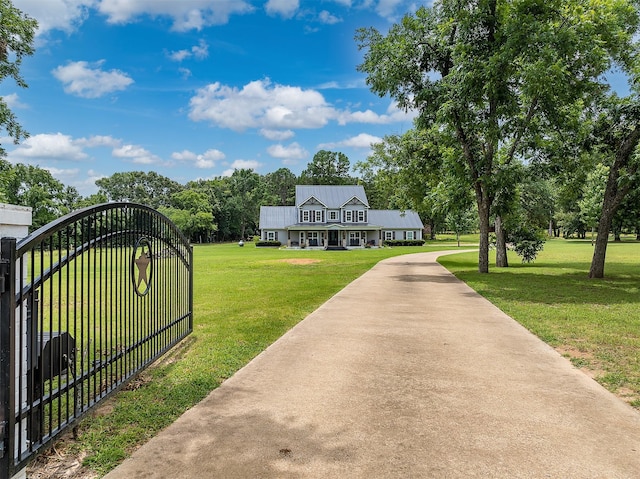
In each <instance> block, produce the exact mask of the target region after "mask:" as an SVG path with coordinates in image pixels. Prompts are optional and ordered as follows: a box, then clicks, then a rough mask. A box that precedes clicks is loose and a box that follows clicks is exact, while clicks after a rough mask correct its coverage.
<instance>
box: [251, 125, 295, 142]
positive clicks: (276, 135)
mask: <svg viewBox="0 0 640 479" xmlns="http://www.w3.org/2000/svg"><path fill="white" fill-rule="evenodd" d="M260 135H262V136H263V137H265V138H266V139H267V140H271V141H284V140H288V139H289V138H293V137H294V136H295V135H296V134H295V133H294V132H293V131H291V130H269V129H267V128H262V129H261V130H260Z"/></svg>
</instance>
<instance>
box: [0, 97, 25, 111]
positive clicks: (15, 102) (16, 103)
mask: <svg viewBox="0 0 640 479" xmlns="http://www.w3.org/2000/svg"><path fill="white" fill-rule="evenodd" d="M2 99H3V100H4V102H5V103H6V104H7V106H8V107H9V108H11V109H16V108H27V105H25V104H24V103H22V102H21V101H20V98H19V97H18V94H17V93H11V94H10V95H5V96H3V97H2Z"/></svg>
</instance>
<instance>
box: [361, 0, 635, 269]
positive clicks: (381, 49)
mask: <svg viewBox="0 0 640 479" xmlns="http://www.w3.org/2000/svg"><path fill="white" fill-rule="evenodd" d="M637 29H638V13H637V10H636V9H635V8H634V6H633V5H632V4H631V3H629V2H627V1H624V0H599V1H594V2H592V5H591V7H590V8H585V7H584V5H583V3H582V2H581V1H579V0H573V1H566V0H563V1H560V0H552V1H548V2H538V1H524V0H523V1H518V2H507V1H498V0H494V1H488V2H458V1H454V0H443V1H441V2H436V3H434V4H433V6H432V7H421V8H419V9H418V10H417V11H416V12H415V13H414V14H408V15H406V16H405V17H404V18H403V19H402V21H401V22H399V23H397V24H395V25H393V26H392V27H391V29H390V30H389V32H388V34H387V35H386V36H383V35H382V34H380V33H379V32H378V31H377V30H376V29H374V28H368V29H360V30H359V31H358V33H357V36H356V40H357V42H358V44H359V47H360V48H361V49H364V50H366V51H365V55H364V61H363V62H362V64H360V65H359V66H358V70H359V71H361V72H364V73H366V74H367V84H368V85H369V86H370V88H371V90H372V91H373V92H374V93H377V94H378V95H380V96H384V95H390V96H391V97H392V98H393V99H394V100H396V101H397V103H398V105H399V106H400V107H401V108H412V109H415V110H416V111H418V112H419V117H418V120H417V127H419V128H421V129H426V130H430V131H437V132H438V134H439V135H440V136H442V137H446V138H448V141H447V144H448V145H449V147H450V148H451V150H452V153H451V157H452V158H455V161H456V162H457V163H458V164H459V168H458V169H456V171H457V172H458V174H460V175H461V177H460V179H461V181H462V182H463V183H464V182H466V184H468V185H469V187H470V188H472V189H473V191H474V194H475V198H476V202H477V205H478V217H479V227H480V231H481V237H480V253H479V270H480V271H482V272H488V231H489V215H490V210H491V208H492V206H493V203H494V201H495V200H496V198H497V197H498V195H505V194H506V193H509V189H510V188H511V189H513V188H515V187H516V185H515V184H512V185H511V186H510V187H509V185H508V183H507V182H505V181H502V179H501V177H502V173H503V172H505V171H508V170H509V166H510V165H511V164H512V163H513V162H514V159H516V158H517V157H518V156H519V155H524V154H525V153H527V152H529V153H530V152H535V151H536V150H537V149H538V148H539V147H540V143H542V142H543V140H544V138H545V137H547V136H548V135H549V134H550V132H552V131H556V130H560V131H564V132H566V131H567V125H576V124H579V123H580V121H579V117H580V115H581V114H582V109H581V108H580V105H584V101H585V98H587V97H588V96H589V95H596V94H598V92H599V91H601V90H602V85H601V84H600V82H601V81H602V76H601V75H602V74H603V73H604V72H606V71H607V70H608V69H609V68H610V67H611V65H612V63H613V62H618V63H619V64H621V65H629V64H630V62H631V61H632V59H633V58H634V54H633V53H630V51H632V50H633V48H634V45H633V36H634V33H635V32H636V31H637ZM634 51H635V50H634ZM578 59H579V60H578ZM496 180H498V181H497V182H496ZM505 185H506V189H505Z"/></svg>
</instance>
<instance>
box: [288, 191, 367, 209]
mask: <svg viewBox="0 0 640 479" xmlns="http://www.w3.org/2000/svg"><path fill="white" fill-rule="evenodd" d="M311 197H314V198H315V199H317V200H318V201H320V202H321V203H322V204H323V205H325V206H326V207H327V208H329V209H339V208H341V207H342V206H343V205H344V204H345V203H347V202H348V201H350V200H352V199H353V198H354V197H356V198H358V199H359V200H360V201H361V202H362V203H363V204H364V205H365V206H367V207H368V206H369V200H367V195H366V194H365V192H364V187H363V186H360V185H348V186H346V185H296V206H297V207H300V205H302V204H304V203H306V202H307V200H308V199H309V198H311Z"/></svg>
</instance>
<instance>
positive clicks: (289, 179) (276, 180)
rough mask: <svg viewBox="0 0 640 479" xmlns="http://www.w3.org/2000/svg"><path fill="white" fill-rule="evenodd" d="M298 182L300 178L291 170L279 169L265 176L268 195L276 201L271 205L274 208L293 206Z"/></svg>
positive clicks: (271, 202)
mask: <svg viewBox="0 0 640 479" xmlns="http://www.w3.org/2000/svg"><path fill="white" fill-rule="evenodd" d="M297 182H298V177H297V176H296V175H294V174H293V173H292V172H291V170H289V168H279V169H277V170H276V171H274V172H273V173H267V174H266V175H264V183H265V188H266V193H267V195H269V196H272V197H273V198H274V200H275V201H269V203H270V204H271V205H273V206H293V205H294V204H295V196H296V184H297Z"/></svg>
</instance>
